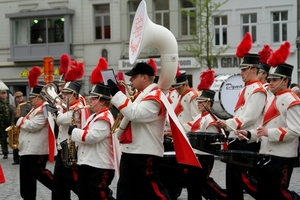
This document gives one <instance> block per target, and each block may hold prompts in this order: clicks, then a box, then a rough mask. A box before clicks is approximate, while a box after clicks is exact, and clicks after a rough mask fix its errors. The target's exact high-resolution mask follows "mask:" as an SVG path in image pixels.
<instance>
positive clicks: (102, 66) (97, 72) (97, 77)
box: [90, 57, 108, 85]
mask: <svg viewBox="0 0 300 200" xmlns="http://www.w3.org/2000/svg"><path fill="white" fill-rule="evenodd" d="M106 69H108V64H107V62H106V60H105V58H103V57H101V58H99V61H98V64H97V66H96V67H95V69H94V70H93V71H92V73H91V80H90V82H91V83H92V84H93V85H96V84H97V83H103V78H102V75H101V71H102V70H106Z"/></svg>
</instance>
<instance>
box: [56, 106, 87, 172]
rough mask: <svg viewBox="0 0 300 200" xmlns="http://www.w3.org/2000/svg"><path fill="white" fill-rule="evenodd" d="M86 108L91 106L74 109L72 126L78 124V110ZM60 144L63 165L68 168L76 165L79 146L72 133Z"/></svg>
mask: <svg viewBox="0 0 300 200" xmlns="http://www.w3.org/2000/svg"><path fill="white" fill-rule="evenodd" d="M85 108H90V106H89V105H87V106H83V107H80V108H77V109H74V110H73V113H72V118H71V123H70V125H71V126H74V125H76V122H75V113H76V112H77V111H78V110H80V109H85ZM60 146H61V148H62V149H61V151H62V152H61V159H62V163H63V166H64V167H66V168H70V167H72V166H74V165H76V164H77V150H78V147H76V145H75V142H73V141H72V139H71V135H68V139H66V140H64V141H62V142H61V143H60Z"/></svg>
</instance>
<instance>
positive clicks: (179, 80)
mask: <svg viewBox="0 0 300 200" xmlns="http://www.w3.org/2000/svg"><path fill="white" fill-rule="evenodd" d="M186 81H187V75H186V71H184V70H180V75H179V76H178V77H176V78H175V81H174V83H173V84H172V87H173V88H176V87H179V86H180V85H182V84H184V83H186Z"/></svg>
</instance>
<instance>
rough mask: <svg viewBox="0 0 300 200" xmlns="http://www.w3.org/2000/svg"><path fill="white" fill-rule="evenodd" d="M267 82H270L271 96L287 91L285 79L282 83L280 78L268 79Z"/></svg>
mask: <svg viewBox="0 0 300 200" xmlns="http://www.w3.org/2000/svg"><path fill="white" fill-rule="evenodd" d="M268 80H269V81H270V83H269V86H270V90H271V92H272V93H273V94H276V93H277V92H279V91H281V90H284V89H287V83H288V80H287V79H285V80H283V81H282V79H281V78H269V79H268Z"/></svg>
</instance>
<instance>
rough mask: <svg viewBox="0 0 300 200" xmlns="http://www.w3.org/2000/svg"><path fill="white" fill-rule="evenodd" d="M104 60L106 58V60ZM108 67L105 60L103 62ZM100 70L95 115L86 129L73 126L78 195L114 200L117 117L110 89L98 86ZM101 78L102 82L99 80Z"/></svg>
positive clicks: (93, 106) (95, 75)
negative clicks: (76, 155) (113, 108)
mask: <svg viewBox="0 0 300 200" xmlns="http://www.w3.org/2000/svg"><path fill="white" fill-rule="evenodd" d="M102 59H103V58H102ZM101 63H102V64H103V65H105V64H107V63H106V61H105V60H102V62H101ZM100 68H101V66H100V67H99V68H97V67H96V68H95V69H94V71H93V72H97V73H93V72H92V75H91V82H92V83H95V84H94V86H93V88H92V90H91V92H90V95H89V105H90V109H91V110H92V111H93V112H94V114H92V115H91V116H90V117H89V118H88V119H87V123H86V124H85V126H84V127H82V128H77V126H76V125H74V126H70V127H69V131H68V134H69V135H71V136H72V138H71V140H72V141H74V142H77V143H78V144H79V145H78V162H77V164H78V196H79V199H80V200H90V199H91V200H92V199H94V200H96V199H100V200H108V199H109V200H112V199H114V198H113V197H112V190H111V189H110V188H109V185H110V184H111V182H112V180H113V178H114V175H115V152H114V149H115V148H114V146H116V145H117V144H116V142H118V141H117V139H114V138H115V136H114V135H113V134H112V131H111V127H112V126H113V124H114V117H113V115H112V113H111V112H110V111H109V106H110V93H109V87H107V86H105V85H103V84H101V83H97V82H102V81H101V79H102V77H101V74H100V71H99V69H100ZM98 77H99V78H100V77H101V78H100V79H98Z"/></svg>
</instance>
